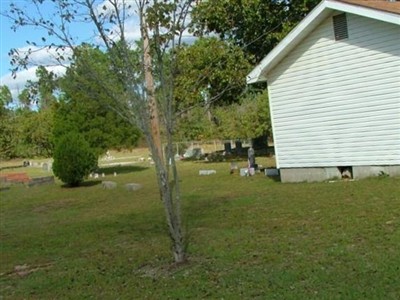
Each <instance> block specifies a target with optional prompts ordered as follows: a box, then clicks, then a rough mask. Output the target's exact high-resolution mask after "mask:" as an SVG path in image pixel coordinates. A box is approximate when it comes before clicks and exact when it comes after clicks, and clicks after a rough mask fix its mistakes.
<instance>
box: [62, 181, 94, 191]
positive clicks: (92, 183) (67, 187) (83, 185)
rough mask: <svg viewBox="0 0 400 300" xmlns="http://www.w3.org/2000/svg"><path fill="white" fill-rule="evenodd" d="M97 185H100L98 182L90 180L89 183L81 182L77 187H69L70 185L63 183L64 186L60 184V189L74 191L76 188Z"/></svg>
mask: <svg viewBox="0 0 400 300" xmlns="http://www.w3.org/2000/svg"><path fill="white" fill-rule="evenodd" d="M99 184H101V181H100V180H90V181H84V182H81V183H80V184H79V185H77V186H71V185H68V184H66V183H65V184H62V185H61V187H62V188H66V189H76V188H82V187H92V186H95V185H99Z"/></svg>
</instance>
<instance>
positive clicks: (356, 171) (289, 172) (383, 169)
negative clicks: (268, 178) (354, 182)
mask: <svg viewBox="0 0 400 300" xmlns="http://www.w3.org/2000/svg"><path fill="white" fill-rule="evenodd" d="M348 168H349V169H351V170H352V178H354V179H361V178H366V177H374V176H381V175H388V176H400V165H396V166H353V167H348ZM280 175H281V181H282V182H318V181H326V180H338V179H342V173H341V171H340V170H339V167H321V168H281V169H280Z"/></svg>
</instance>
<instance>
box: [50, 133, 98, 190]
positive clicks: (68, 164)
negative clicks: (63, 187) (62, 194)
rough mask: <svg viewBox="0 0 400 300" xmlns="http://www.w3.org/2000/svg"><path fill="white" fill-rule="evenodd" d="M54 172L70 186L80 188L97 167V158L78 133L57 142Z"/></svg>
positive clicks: (63, 137)
mask: <svg viewBox="0 0 400 300" xmlns="http://www.w3.org/2000/svg"><path fill="white" fill-rule="evenodd" d="M53 157H54V163H53V172H54V175H56V176H57V177H58V178H59V179H60V180H61V181H63V182H64V183H66V184H67V185H69V186H79V185H80V184H81V182H82V181H83V179H84V177H85V176H88V175H89V173H90V172H91V171H92V170H94V169H95V168H96V167H97V157H96V155H95V154H94V151H93V149H91V148H90V146H89V143H88V142H87V141H86V140H85V139H84V138H83V136H82V135H80V134H78V133H74V132H71V133H68V134H66V135H63V136H62V137H60V138H59V139H57V141H56V145H55V149H54V155H53Z"/></svg>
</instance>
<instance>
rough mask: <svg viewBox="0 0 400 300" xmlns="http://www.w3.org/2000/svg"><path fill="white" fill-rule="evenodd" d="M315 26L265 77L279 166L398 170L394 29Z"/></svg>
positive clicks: (399, 111) (359, 24)
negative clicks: (340, 30) (342, 31)
mask: <svg viewBox="0 0 400 300" xmlns="http://www.w3.org/2000/svg"><path fill="white" fill-rule="evenodd" d="M347 24H348V29H349V38H348V39H345V40H340V41H335V39H334V34H333V25H332V18H331V17H329V18H327V19H326V20H325V21H323V22H322V23H321V25H320V26H318V27H317V28H316V29H315V30H314V31H313V32H312V33H311V34H310V35H309V36H308V37H307V38H305V39H304V40H303V41H302V42H301V43H300V44H299V45H298V46H297V47H295V48H294V50H293V51H292V52H290V53H289V54H288V55H287V57H286V58H284V59H283V60H282V61H281V62H280V63H279V64H278V65H277V66H276V67H275V68H274V69H273V70H272V71H270V72H269V73H268V75H267V79H268V85H269V87H268V90H269V97H270V106H271V114H272V125H273V130H274V139H275V151H276V155H277V165H278V168H294V167H323V166H361V165H400V26H397V25H394V24H390V23H385V22H381V21H377V20H374V19H369V18H365V17H360V16H356V15H352V14H347Z"/></svg>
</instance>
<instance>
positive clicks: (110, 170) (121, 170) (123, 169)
mask: <svg viewBox="0 0 400 300" xmlns="http://www.w3.org/2000/svg"><path fill="white" fill-rule="evenodd" d="M147 169H148V167H143V166H111V167H100V168H99V172H100V173H104V174H106V175H110V174H114V172H116V173H117V174H126V173H133V172H140V171H144V170H147Z"/></svg>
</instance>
